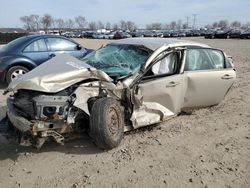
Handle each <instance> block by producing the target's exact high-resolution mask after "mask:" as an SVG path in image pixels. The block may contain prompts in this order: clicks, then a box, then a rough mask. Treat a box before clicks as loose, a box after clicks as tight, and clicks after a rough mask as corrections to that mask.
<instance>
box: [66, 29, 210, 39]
mask: <svg viewBox="0 0 250 188" xmlns="http://www.w3.org/2000/svg"><path fill="white" fill-rule="evenodd" d="M204 34H205V32H204V31H203V30H168V31H133V32H124V31H112V32H108V33H100V32H96V31H86V32H65V33H62V35H63V36H65V37H68V38H91V39H123V38H131V37H160V38H168V37H196V36H204Z"/></svg>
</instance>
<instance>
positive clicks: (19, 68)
mask: <svg viewBox="0 0 250 188" xmlns="http://www.w3.org/2000/svg"><path fill="white" fill-rule="evenodd" d="M17 70H22V71H24V72H25V73H27V72H29V69H27V68H26V67H23V66H14V67H11V68H10V69H9V70H8V72H7V74H6V82H7V84H9V83H10V82H11V81H12V79H13V78H12V75H13V73H14V72H15V71H17Z"/></svg>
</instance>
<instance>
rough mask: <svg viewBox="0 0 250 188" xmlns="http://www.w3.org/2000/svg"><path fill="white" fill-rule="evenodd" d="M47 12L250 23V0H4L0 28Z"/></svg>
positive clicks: (111, 19)
mask: <svg viewBox="0 0 250 188" xmlns="http://www.w3.org/2000/svg"><path fill="white" fill-rule="evenodd" d="M44 13H48V14H50V15H52V16H53V17H55V18H63V19H68V18H74V17H75V16H78V15H82V16H85V17H86V19H87V21H99V20H100V21H102V22H104V23H106V22H107V21H109V22H111V23H115V22H119V21H120V20H126V21H127V20H131V21H134V22H136V23H137V25H138V26H139V27H140V28H143V27H145V25H146V24H148V23H151V22H161V23H170V22H171V21H178V20H182V21H183V23H184V22H186V20H187V18H186V17H187V16H188V17H189V24H191V23H192V22H193V14H197V17H196V19H197V25H198V26H202V25H206V24H208V23H212V22H214V21H218V20H221V19H228V20H229V21H234V20H239V21H241V22H243V23H245V22H250V0H1V2H0V27H21V26H22V23H21V22H20V17H21V16H24V15H30V14H38V15H43V14H44Z"/></svg>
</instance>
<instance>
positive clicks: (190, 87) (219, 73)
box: [183, 48, 236, 107]
mask: <svg viewBox="0 0 250 188" xmlns="http://www.w3.org/2000/svg"><path fill="white" fill-rule="evenodd" d="M184 75H185V79H186V83H187V84H186V88H185V90H186V92H185V93H186V94H185V97H184V106H183V107H203V106H211V105H216V104H218V103H219V102H220V101H221V100H223V98H224V97H225V95H226V93H227V91H228V90H229V88H230V87H231V86H232V84H233V82H234V80H235V78H236V73H235V70H234V69H233V67H232V66H231V64H229V63H227V61H226V58H225V55H224V53H223V52H222V51H221V50H217V49H209V48H207V49H206V48H190V49H187V53H186V62H185V68H184Z"/></svg>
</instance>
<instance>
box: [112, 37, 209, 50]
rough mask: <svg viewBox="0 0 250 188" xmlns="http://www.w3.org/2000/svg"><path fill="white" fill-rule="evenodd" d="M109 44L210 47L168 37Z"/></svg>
mask: <svg viewBox="0 0 250 188" xmlns="http://www.w3.org/2000/svg"><path fill="white" fill-rule="evenodd" d="M111 44H130V45H142V46H145V47H147V48H149V49H151V50H153V51H154V50H156V49H157V48H160V47H161V46H170V47H177V46H197V47H204V48H210V46H208V45H206V44H201V43H197V42H193V41H188V40H182V39H168V38H153V37H152V38H151V37H150V38H128V39H121V40H117V41H115V42H112V43H111Z"/></svg>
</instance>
